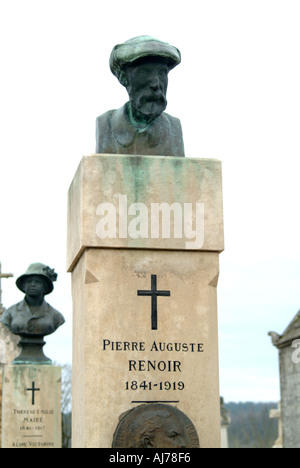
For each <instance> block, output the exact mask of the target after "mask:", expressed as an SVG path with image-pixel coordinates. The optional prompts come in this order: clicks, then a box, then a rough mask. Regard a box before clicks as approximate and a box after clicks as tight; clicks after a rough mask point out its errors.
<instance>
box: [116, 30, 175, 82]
mask: <svg viewBox="0 0 300 468" xmlns="http://www.w3.org/2000/svg"><path fill="white" fill-rule="evenodd" d="M144 57H162V58H164V59H165V60H166V62H167V65H168V67H169V70H172V68H174V67H176V65H178V64H179V63H180V62H181V54H180V52H179V50H178V49H177V48H176V47H174V46H171V45H170V44H168V43H167V42H162V41H159V40H158V39H155V38H154V37H151V36H137V37H134V38H133V39H129V40H128V41H126V42H124V43H123V44H117V45H116V46H115V47H114V48H113V50H112V52H111V55H110V59H109V66H110V69H111V71H112V73H113V74H114V75H115V76H116V77H117V78H118V80H119V81H120V82H121V83H122V84H123V85H124V73H123V72H124V69H125V68H126V67H127V66H128V65H130V64H131V63H133V62H135V61H136V60H139V59H141V58H144Z"/></svg>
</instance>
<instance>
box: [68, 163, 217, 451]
mask: <svg viewBox="0 0 300 468" xmlns="http://www.w3.org/2000/svg"><path fill="white" fill-rule="evenodd" d="M222 250H223V214H222V188H221V165H220V162H219V161H217V160H201V159H189V158H174V157H151V156H149V157H145V156H144V157H137V156H120V155H95V156H89V157H85V158H83V160H82V162H81V164H80V167H79V169H78V171H77V174H76V176H75V178H74V180H73V183H72V185H71V188H70V191H69V220H68V269H69V271H71V272H72V288H73V309H74V319H73V323H74V336H73V343H74V345H73V414H72V419H73V432H72V440H73V447H84V448H87V447H103V448H105V447H111V446H112V443H113V438H114V433H115V431H116V428H117V426H118V423H119V420H122V418H123V417H124V413H126V412H128V411H130V410H132V409H133V408H135V407H137V406H140V405H144V404H147V403H149V404H153V403H163V404H166V405H170V406H172V407H176V408H178V409H179V410H180V411H181V412H183V413H185V415H186V416H187V417H188V418H189V420H190V421H191V422H192V424H193V425H194V428H195V430H196V432H197V434H198V437H199V440H200V446H201V447H202V448H206V447H219V446H220V403H219V402H220V399H219V382H218V331H217V327H218V325H217V291H216V286H217V282H218V274H219V253H220V252H221V251H222ZM189 431H190V428H189V427H183V428H181V435H182V438H180V440H185V443H187V442H186V441H188V443H189V444H190V445H189V447H196V446H197V442H196V437H194V438H189V437H188V432H189ZM190 432H191V431H190ZM121 440H122V438H121ZM178 440H179V439H178ZM119 443H120V441H119ZM174 444H175V442H174ZM170 446H171V447H172V446H174V447H175V446H176V445H172V443H171V445H170ZM168 447H169V445H168Z"/></svg>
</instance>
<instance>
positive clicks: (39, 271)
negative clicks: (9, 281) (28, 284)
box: [16, 263, 57, 294]
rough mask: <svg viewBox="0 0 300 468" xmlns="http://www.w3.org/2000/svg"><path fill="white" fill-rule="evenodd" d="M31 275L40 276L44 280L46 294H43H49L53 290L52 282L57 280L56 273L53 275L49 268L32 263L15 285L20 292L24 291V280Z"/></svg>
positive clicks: (53, 272) (41, 264)
mask: <svg viewBox="0 0 300 468" xmlns="http://www.w3.org/2000/svg"><path fill="white" fill-rule="evenodd" d="M33 275H37V276H41V277H42V278H43V279H44V280H45V285H46V292H45V294H50V293H51V292H52V291H53V289H54V286H53V282H54V281H56V280H57V273H55V271H54V270H52V269H51V268H50V267H48V266H46V265H44V264H43V263H32V264H31V265H30V266H29V267H28V269H27V271H26V273H24V275H22V276H20V277H19V278H18V279H17V281H16V285H17V287H18V288H19V289H20V291H22V292H23V293H25V291H24V282H25V280H26V279H27V278H28V277H30V276H33Z"/></svg>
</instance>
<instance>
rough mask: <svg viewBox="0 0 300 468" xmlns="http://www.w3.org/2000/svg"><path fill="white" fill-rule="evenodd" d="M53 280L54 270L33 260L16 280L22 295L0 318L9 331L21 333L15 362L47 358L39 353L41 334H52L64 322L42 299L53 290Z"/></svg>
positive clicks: (59, 314)
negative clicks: (18, 352)
mask: <svg viewBox="0 0 300 468" xmlns="http://www.w3.org/2000/svg"><path fill="white" fill-rule="evenodd" d="M56 279H57V274H56V273H55V271H54V270H51V269H50V268H49V267H48V266H46V265H43V264H42V263H33V264H32V265H30V266H29V268H28V269H27V271H26V273H25V274H24V275H22V276H20V277H19V278H18V279H17V281H16V285H17V287H18V288H19V289H20V291H22V292H24V293H25V297H24V299H23V301H21V302H19V303H18V304H15V305H13V306H12V307H10V308H9V309H7V310H6V311H5V312H4V314H3V315H2V317H1V320H0V321H1V322H2V323H3V324H4V325H5V326H7V327H8V328H9V329H10V331H11V332H12V333H14V334H15V335H19V336H21V341H20V346H21V347H22V353H21V354H20V356H19V357H18V358H16V360H15V363H18V362H24V361H25V362H28V361H30V362H31V361H32V360H33V362H40V361H46V362H49V361H50V360H49V359H48V358H46V357H45V356H44V355H43V354H41V353H42V347H43V345H44V344H45V342H44V341H43V337H44V336H45V335H50V334H52V333H54V332H55V330H57V328H58V327H60V326H61V325H62V324H63V323H64V322H65V319H64V317H63V315H62V314H61V313H60V312H58V311H57V310H55V309H54V308H53V307H51V306H50V305H49V304H48V303H47V302H46V301H45V299H44V297H45V296H46V295H47V294H50V293H51V292H52V291H53V288H54V287H53V282H54V281H56Z"/></svg>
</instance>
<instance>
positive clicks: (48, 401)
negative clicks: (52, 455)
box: [2, 364, 61, 448]
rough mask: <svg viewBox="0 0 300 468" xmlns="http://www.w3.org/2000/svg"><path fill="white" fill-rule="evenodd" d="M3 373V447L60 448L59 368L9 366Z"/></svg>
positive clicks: (47, 366)
mask: <svg viewBox="0 0 300 468" xmlns="http://www.w3.org/2000/svg"><path fill="white" fill-rule="evenodd" d="M3 374H4V376H3V401H2V448H61V368H60V367H55V366H50V365H45V366H43V365H21V364H20V365H9V366H6V367H5V370H4V372H3Z"/></svg>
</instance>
